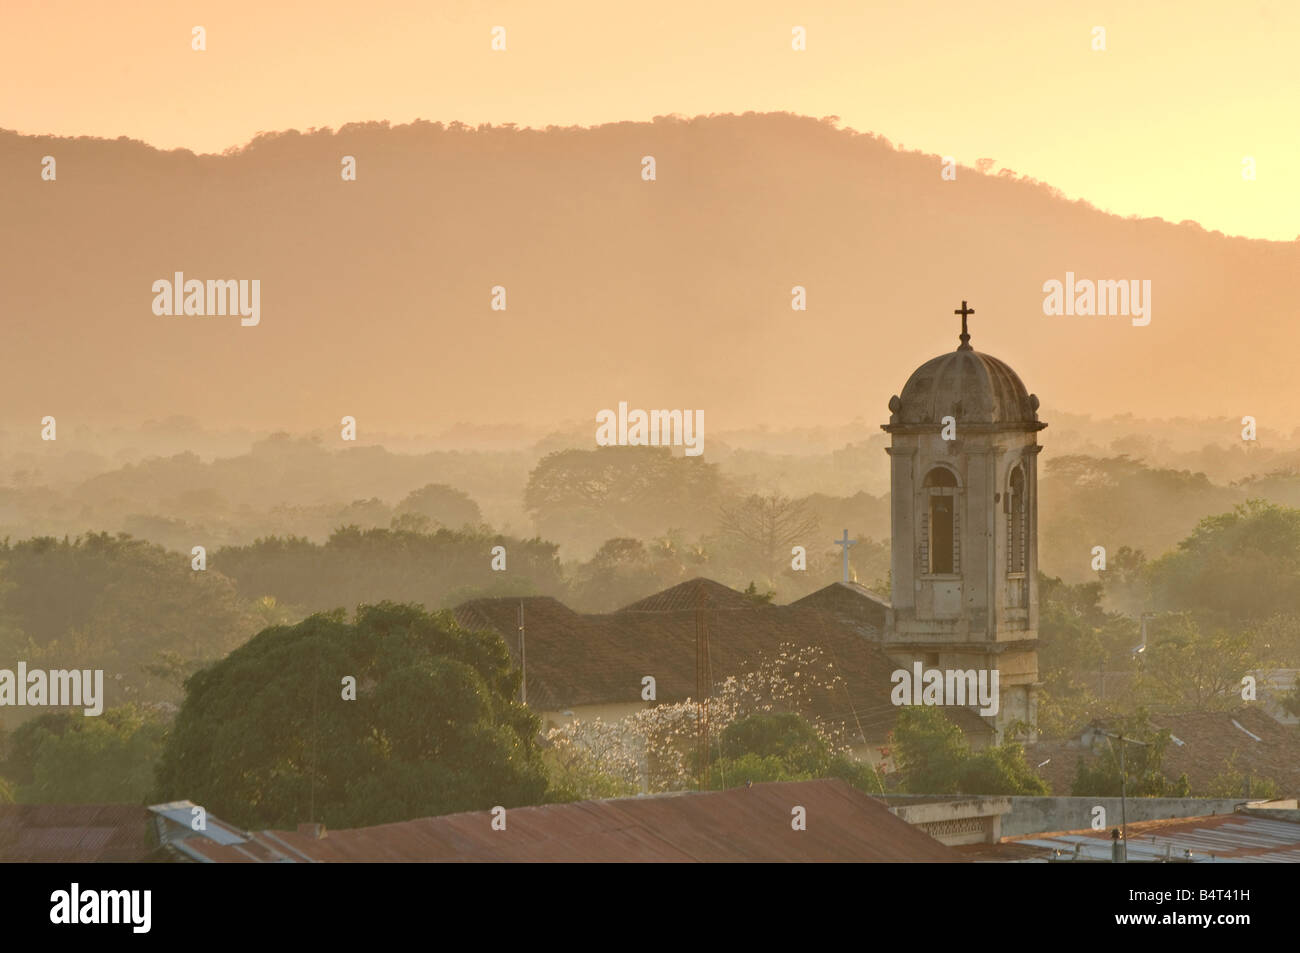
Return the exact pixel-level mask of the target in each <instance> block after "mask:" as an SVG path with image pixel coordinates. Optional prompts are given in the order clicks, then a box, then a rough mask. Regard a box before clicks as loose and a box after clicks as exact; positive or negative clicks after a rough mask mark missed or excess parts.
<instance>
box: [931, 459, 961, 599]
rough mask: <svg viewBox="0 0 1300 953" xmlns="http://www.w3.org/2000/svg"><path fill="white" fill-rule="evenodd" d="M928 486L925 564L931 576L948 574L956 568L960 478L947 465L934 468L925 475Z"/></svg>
mask: <svg viewBox="0 0 1300 953" xmlns="http://www.w3.org/2000/svg"><path fill="white" fill-rule="evenodd" d="M925 487H926V494H927V496H928V497H929V499H928V501H927V503H928V506H927V512H926V513H925V517H926V519H925V530H924V532H925V537H926V538H925V540H924V543H925V546H924V556H923V563H924V564H926V565H925V568H926V570H927V571H928V572H929V573H931V574H932V575H949V574H952V573H955V572H956V571H957V547H958V545H959V542H958V539H957V532H956V529H957V478H956V477H955V476H954V475H953V473H952V471H951V470H948V469H947V468H946V467H935V468H934V469H933V470H931V471H930V472H929V473H927V474H926V476H925Z"/></svg>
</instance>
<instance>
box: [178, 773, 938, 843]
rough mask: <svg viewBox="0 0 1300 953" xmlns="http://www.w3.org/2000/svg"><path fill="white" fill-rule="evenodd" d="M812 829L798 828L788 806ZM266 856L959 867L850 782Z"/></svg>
mask: <svg viewBox="0 0 1300 953" xmlns="http://www.w3.org/2000/svg"><path fill="white" fill-rule="evenodd" d="M795 805H799V806H802V807H803V808H804V809H805V810H806V812H807V829H806V830H802V831H796V830H793V829H792V828H791V818H792V814H791V809H792V808H793V807H794V806H795ZM248 836H249V841H248V842H247V843H246V844H244V845H242V846H243V847H245V848H246V849H248V850H250V851H252V852H255V853H259V855H260V856H263V857H265V859H266V861H267V862H275V861H279V862H284V861H294V862H301V859H302V858H304V857H307V858H311V859H312V860H314V861H320V862H376V861H377V862H422V861H460V862H483V861H489V862H490V861H496V862H602V861H606V862H709V861H712V862H740V861H794V862H800V861H823V862H824V861H831V862H835V861H911V862H958V861H962V860H964V858H962V857H961V856H960V855H959V854H957V853H955V852H954V851H953V850H952V849H951V848H949V847H946V846H944V845H943V844H940V843H939V842H938V841H936V840H934V839H933V838H931V837H930V836H929V835H928V834H926V833H925V832H924V831H922V830H920V829H918V828H915V827H913V826H912V825H910V824H908V823H907V822H906V821H904V820H901V819H900V818H898V817H895V816H894V815H893V814H892V813H890V811H889V809H888V808H887V807H886V806H885V805H884V804H882V803H881V802H879V801H876V800H874V799H873V798H870V797H868V796H867V795H865V794H863V793H861V792H860V791H857V790H855V789H853V788H851V787H849V785H847V784H845V783H844V782H843V781H839V780H834V779H828V780H820V781H802V782H778V783H770V784H755V785H753V786H752V787H749V788H733V789H732V790H729V791H712V792H705V793H688V794H674V795H659V796H654V797H638V798H621V799H615V800H608V801H581V802H577V803H572V804H547V805H540V806H536V807H521V808H514V809H511V810H509V811H507V812H506V829H505V830H504V831H499V830H493V829H492V815H491V812H489V811H476V812H472V813H465V814H450V815H447V816H445V817H428V818H422V819H420V820H413V821H403V822H400V823H396V824H382V825H379V826H376V827H363V828H355V829H352V830H338V831H328V832H327V833H326V835H325V836H324V837H321V838H316V837H313V836H311V835H310V834H307V833H298V832H296V831H264V832H262V833H260V834H255V835H248ZM185 843H186V844H187V845H188V847H189V848H190V849H191V850H193V851H196V852H199V853H201V855H202V857H203V859H205V860H211V861H216V862H236V861H241V860H243V861H247V859H248V858H247V857H240V856H237V855H236V853H235V849H234V848H232V847H226V846H222V845H218V844H211V843H205V842H203V841H202V840H201V839H196V838H192V837H191V838H188V839H187V840H186V842H185Z"/></svg>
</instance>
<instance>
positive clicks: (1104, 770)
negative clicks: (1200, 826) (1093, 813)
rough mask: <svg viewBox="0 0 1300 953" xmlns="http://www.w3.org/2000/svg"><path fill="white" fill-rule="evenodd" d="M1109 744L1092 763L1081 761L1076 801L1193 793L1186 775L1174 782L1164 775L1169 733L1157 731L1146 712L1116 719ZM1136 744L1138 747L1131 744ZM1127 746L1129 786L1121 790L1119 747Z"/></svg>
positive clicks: (1077, 779) (1125, 770)
mask: <svg viewBox="0 0 1300 953" xmlns="http://www.w3.org/2000/svg"><path fill="white" fill-rule="evenodd" d="M1110 730H1111V733H1112V734H1115V735H1121V736H1122V737H1123V738H1124V739H1127V740H1125V741H1121V740H1120V739H1119V738H1110V737H1109V736H1106V742H1105V743H1104V744H1102V745H1101V746H1100V750H1099V752H1098V754H1097V756H1096V757H1095V758H1093V759H1092V760H1085V759H1083V758H1080V759H1079V766H1078V770H1077V771H1076V772H1075V776H1074V784H1073V786H1072V787H1071V792H1070V793H1072V794H1073V795H1074V796H1075V797H1119V796H1120V794H1121V791H1122V793H1125V794H1127V795H1128V796H1129V797H1188V796H1189V795H1190V793H1191V791H1190V785H1189V784H1188V782H1187V775H1185V774H1183V775H1180V776H1179V778H1178V780H1177V781H1171V780H1170V779H1169V778H1168V777H1166V776H1165V775H1164V774H1163V773H1162V771H1161V761H1162V760H1163V759H1164V754H1165V748H1166V747H1168V745H1169V737H1170V736H1169V730H1168V729H1166V728H1160V729H1157V728H1154V727H1152V725H1151V722H1150V719H1149V717H1148V715H1147V711H1146V709H1145V708H1139V709H1138V710H1137V711H1136V712H1135V713H1134V714H1132V715H1130V716H1128V717H1125V718H1119V719H1116V720H1115V722H1113V723H1112V727H1111V729H1110ZM1132 741H1136V742H1140V743H1139V744H1131V743H1130V742H1132ZM1121 744H1123V745H1124V754H1123V761H1124V771H1123V776H1124V778H1126V783H1125V785H1124V787H1123V788H1122V789H1121V783H1120V778H1121V772H1120V745H1121Z"/></svg>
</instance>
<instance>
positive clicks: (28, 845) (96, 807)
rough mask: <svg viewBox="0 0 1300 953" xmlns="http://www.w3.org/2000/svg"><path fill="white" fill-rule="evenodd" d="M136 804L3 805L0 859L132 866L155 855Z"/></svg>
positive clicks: (0, 810)
mask: <svg viewBox="0 0 1300 953" xmlns="http://www.w3.org/2000/svg"><path fill="white" fill-rule="evenodd" d="M147 831H148V812H147V811H146V810H145V808H143V807H141V806H140V805H138V804H0V861H5V862H10V863H13V862H23V863H77V864H88V863H132V862H135V861H140V860H144V859H145V858H146V857H147V856H148V855H149V853H150V852H151V847H150V845H149V842H148V837H147Z"/></svg>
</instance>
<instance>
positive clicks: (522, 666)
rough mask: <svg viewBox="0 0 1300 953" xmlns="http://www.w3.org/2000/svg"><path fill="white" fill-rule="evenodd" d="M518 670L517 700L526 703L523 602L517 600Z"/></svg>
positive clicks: (526, 668) (525, 651) (526, 684)
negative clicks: (521, 675)
mask: <svg viewBox="0 0 1300 953" xmlns="http://www.w3.org/2000/svg"><path fill="white" fill-rule="evenodd" d="M519 670H520V672H521V673H522V674H523V678H522V680H521V681H520V684H519V701H520V702H521V703H522V704H524V705H527V704H528V650H527V648H526V647H525V645H524V602H523V600H522V599H520V600H519Z"/></svg>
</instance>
